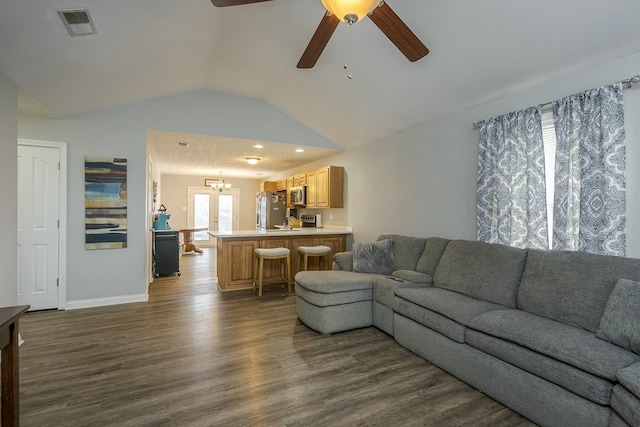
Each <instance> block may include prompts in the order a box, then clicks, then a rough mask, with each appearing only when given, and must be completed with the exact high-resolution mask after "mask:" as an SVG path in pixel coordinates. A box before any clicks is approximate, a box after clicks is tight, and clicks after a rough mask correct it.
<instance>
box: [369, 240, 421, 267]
mask: <svg viewBox="0 0 640 427" xmlns="http://www.w3.org/2000/svg"><path fill="white" fill-rule="evenodd" d="M385 239H391V240H392V241H393V260H394V263H395V270H415V269H416V264H417V263H418V259H419V258H420V256H421V255H422V253H423V252H424V245H425V243H426V242H427V239H425V238H422V237H410V236H402V235H399V234H383V235H381V236H379V237H378V241H380V240H385Z"/></svg>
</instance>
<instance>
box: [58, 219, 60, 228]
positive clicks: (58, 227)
mask: <svg viewBox="0 0 640 427" xmlns="http://www.w3.org/2000/svg"><path fill="white" fill-rule="evenodd" d="M58 228H60V220H58Z"/></svg>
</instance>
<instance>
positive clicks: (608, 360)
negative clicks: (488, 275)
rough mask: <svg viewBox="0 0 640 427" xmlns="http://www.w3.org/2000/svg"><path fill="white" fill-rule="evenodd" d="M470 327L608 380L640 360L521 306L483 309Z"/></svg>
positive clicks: (589, 335) (635, 356)
mask: <svg viewBox="0 0 640 427" xmlns="http://www.w3.org/2000/svg"><path fill="white" fill-rule="evenodd" d="M469 327H470V328H472V329H475V330H477V331H480V332H484V333H485V334H487V335H491V336H494V337H498V338H502V339H503V340H507V341H511V342H513V343H516V344H518V345H521V346H523V347H525V348H528V349H530V350H533V351H535V352H538V353H541V354H544V355H546V356H549V357H552V358H554V359H556V360H559V361H561V362H564V363H566V364H568V365H571V366H574V367H576V368H578V369H581V370H583V371H586V372H589V373H591V374H593V375H596V376H599V377H601V378H606V379H608V380H611V381H615V380H616V373H617V371H618V370H620V369H622V368H624V367H627V366H629V365H632V364H633V363H635V362H637V361H639V360H640V356H638V355H637V354H634V353H631V352H630V351H627V350H624V349H622V348H620V347H617V346H615V345H613V344H610V343H608V342H606V341H603V340H601V339H599V338H597V337H596V336H595V335H594V334H593V333H591V332H589V331H586V330H584V329H579V328H575V327H573V326H569V325H565V324H562V323H559V322H556V321H554V320H550V319H547V318H544V317H540V316H536V315H534V314H531V313H527V312H525V311H521V310H501V311H492V312H488V313H484V314H481V315H479V316H477V317H475V318H474V319H473V320H471V322H470V323H469Z"/></svg>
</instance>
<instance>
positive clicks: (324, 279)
mask: <svg viewBox="0 0 640 427" xmlns="http://www.w3.org/2000/svg"><path fill="white" fill-rule="evenodd" d="M374 277H376V275H375V274H364V273H353V272H350V271H335V270H331V271H327V270H325V271H301V272H299V273H298V274H296V277H295V280H296V294H297V295H298V297H300V298H303V299H304V300H306V301H307V302H308V303H311V304H313V305H316V306H318V307H327V306H333V305H340V304H350V303H354V302H359V301H371V300H372V298H373V289H372V286H373V278H374Z"/></svg>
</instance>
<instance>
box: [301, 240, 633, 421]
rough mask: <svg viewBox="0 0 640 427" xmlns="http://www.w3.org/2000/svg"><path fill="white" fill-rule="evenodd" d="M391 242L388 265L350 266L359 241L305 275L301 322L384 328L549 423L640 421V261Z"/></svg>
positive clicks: (460, 243)
mask: <svg viewBox="0 0 640 427" xmlns="http://www.w3.org/2000/svg"><path fill="white" fill-rule="evenodd" d="M388 241H391V242H392V248H393V249H392V250H391V251H388V253H387V256H388V257H389V258H390V259H392V260H393V268H392V270H393V271H386V272H385V273H387V274H376V273H375V272H374V273H371V272H369V273H362V272H357V271H349V270H354V268H353V267H354V266H355V267H356V270H358V268H357V267H358V265H360V264H359V262H360V261H359V260H357V259H356V258H357V257H358V254H357V250H356V249H357V247H356V246H354V252H353V253H343V254H337V255H336V256H335V258H334V269H335V270H334V271H325V272H300V273H298V275H296V286H297V287H296V289H297V292H298V315H299V318H300V320H301V321H302V322H303V323H305V324H306V325H307V326H309V327H311V328H312V329H314V330H317V331H319V332H321V333H324V334H331V333H335V332H340V331H345V330H349V329H354V328H359V327H367V326H375V327H378V328H379V329H381V330H383V331H384V332H386V333H387V334H389V335H392V336H393V337H394V339H395V340H396V341H397V342H398V343H399V344H400V345H402V346H403V347H405V348H407V349H409V350H411V351H412V352H414V353H416V354H418V355H420V356H421V357H423V358H425V359H426V360H428V361H430V362H432V363H434V364H435V365H437V366H439V367H441V368H442V369H444V370H446V371H448V372H449V373H451V374H453V375H454V376H456V377H458V378H460V379H461V380H463V381H465V382H467V383H468V384H470V385H472V386H473V387H475V388H477V389H479V390H481V391H483V392H484V393H486V394H487V395H489V396H491V397H493V398H494V399H496V400H498V401H499V402H501V403H503V404H505V405H506V406H508V407H510V408H512V409H513V410H515V411H516V412H519V413H520V414H522V415H523V416H525V417H527V418H529V419H530V420H532V421H534V422H536V423H538V424H540V425H550V426H551V425H554V426H557V425H563V426H606V425H615V426H627V425H629V426H638V425H640V311H639V307H640V305H638V304H640V283H638V281H640V260H637V259H630V258H622V257H613V256H602V255H593V254H587V253H580V252H558V251H539V250H525V249H516V248H511V247H507V246H502V245H496V244H487V243H481V242H474V241H465V240H453V241H449V240H447V239H442V238H436V237H431V238H428V239H420V238H415V237H408V236H398V235H385V236H380V238H379V239H378V242H377V243H376V244H378V245H382V243H381V242H388ZM386 244H388V243H386ZM421 245H422V252H421V253H420V250H419V248H420V246H421ZM387 262H388V260H387ZM380 263H382V264H384V262H378V264H380ZM356 300H357V301H356ZM354 304H355V305H354ZM356 306H357V307H358V309H357V310H355V309H354V308H355V307H356ZM325 314H326V316H325ZM326 318H330V320H326ZM354 318H355V319H357V321H353V319H354Z"/></svg>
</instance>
